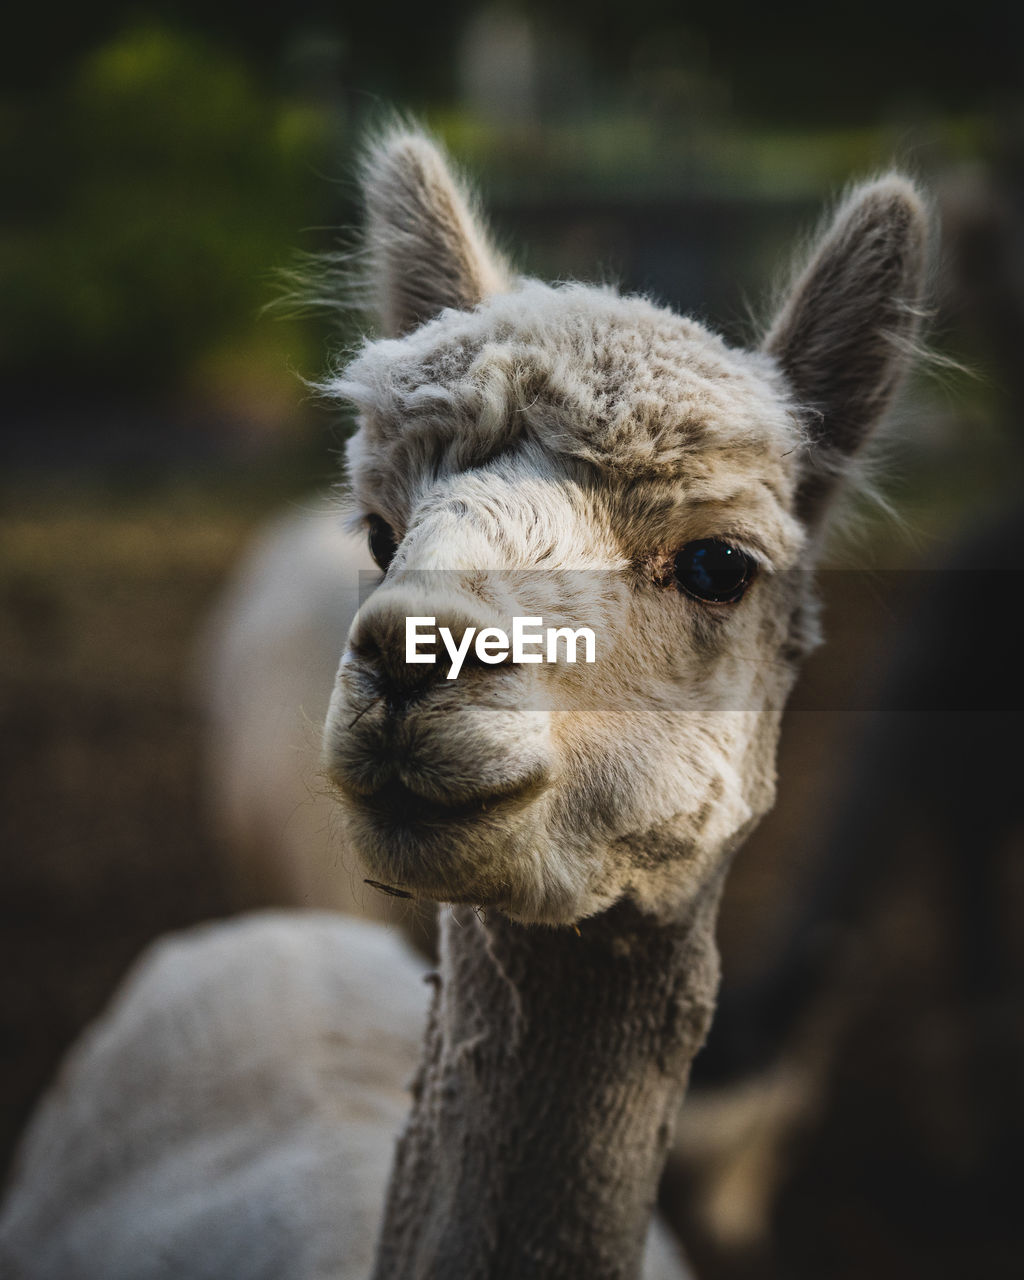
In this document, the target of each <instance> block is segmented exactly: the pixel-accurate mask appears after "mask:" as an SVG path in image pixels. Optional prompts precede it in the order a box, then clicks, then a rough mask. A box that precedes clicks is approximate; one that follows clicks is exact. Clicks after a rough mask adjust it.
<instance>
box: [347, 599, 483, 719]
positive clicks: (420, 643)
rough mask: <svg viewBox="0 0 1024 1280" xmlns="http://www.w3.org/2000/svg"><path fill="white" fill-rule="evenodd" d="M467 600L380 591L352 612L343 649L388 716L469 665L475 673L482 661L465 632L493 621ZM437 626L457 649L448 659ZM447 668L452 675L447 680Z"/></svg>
mask: <svg viewBox="0 0 1024 1280" xmlns="http://www.w3.org/2000/svg"><path fill="white" fill-rule="evenodd" d="M473 604H474V602H473V601H472V600H467V601H466V602H465V603H463V602H462V601H458V600H454V601H453V600H451V599H450V598H449V599H447V600H442V601H435V602H431V601H430V600H427V599H423V598H412V597H410V596H408V595H406V594H405V593H400V592H397V591H396V592H387V591H382V592H378V593H377V594H376V595H375V596H373V597H372V598H371V600H369V601H368V602H367V604H366V605H365V606H364V607H363V608H362V609H361V610H360V612H359V613H358V614H357V615H356V618H355V621H354V623H353V625H352V631H351V633H350V635H349V650H350V651H351V653H352V655H353V656H354V657H355V659H356V660H357V661H358V662H359V663H360V665H361V666H362V667H363V669H364V670H368V671H369V672H370V673H372V677H373V680H374V682H375V684H376V686H377V688H378V691H379V695H380V696H381V697H382V698H383V699H384V701H385V706H386V708H387V711H388V713H389V714H390V715H395V716H397V715H401V714H403V713H404V712H405V711H406V710H407V708H408V707H409V706H410V705H411V704H413V703H414V702H416V701H417V700H419V699H420V698H423V697H425V696H426V694H427V693H429V692H430V690H431V689H433V688H434V687H436V686H437V685H438V684H449V683H454V679H459V678H465V677H467V676H468V674H469V671H470V669H474V670H477V671H479V670H480V669H481V668H485V667H486V666H487V665H488V664H485V663H482V662H481V661H480V660H479V658H478V657H477V655H476V652H475V649H474V647H473V645H472V644H471V643H467V640H466V636H467V633H469V634H471V635H476V634H477V633H478V632H479V631H480V630H481V629H482V628H483V627H487V626H491V625H494V619H492V618H489V617H484V616H482V611H481V610H478V609H475V608H474V607H473ZM442 629H446V630H447V632H448V634H449V635H450V636H451V638H452V642H453V643H454V644H456V645H457V646H460V649H462V652H461V653H460V656H459V657H457V658H456V659H455V660H454V662H453V660H452V657H451V655H450V653H449V650H448V648H447V646H446V644H445V643H444V642H443V640H442V637H441V632H442ZM416 633H418V639H417V636H416ZM410 646H411V647H410ZM417 658H418V659H419V660H418V661H417V660H415V659H417ZM453 671H455V672H456V675H455V677H454V679H453V680H449V676H450V675H451V673H452V672H453Z"/></svg>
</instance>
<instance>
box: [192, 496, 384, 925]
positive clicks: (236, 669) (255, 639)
mask: <svg viewBox="0 0 1024 1280" xmlns="http://www.w3.org/2000/svg"><path fill="white" fill-rule="evenodd" d="M374 569H375V566H374V563H373V561H372V560H371V559H370V556H369V553H368V552H367V550H366V539H365V538H359V537H356V536H354V535H353V534H351V533H348V532H346V531H345V529H344V527H343V522H342V520H341V519H340V517H339V515H338V513H337V511H336V510H335V509H334V507H333V506H332V505H330V504H329V503H328V502H327V501H326V500H325V499H323V498H319V499H317V498H314V499H313V504H312V507H311V509H308V510H300V511H291V512H288V513H287V514H285V515H281V516H278V517H276V518H275V519H274V520H272V521H271V522H270V523H269V524H268V525H266V526H265V527H264V528H263V529H261V530H260V532H259V535H258V536H257V537H256V538H255V539H254V541H253V543H252V544H251V546H250V547H249V548H248V549H247V551H246V553H245V555H244V557H243V559H242V560H241V562H240V563H239V565H238V566H237V567H236V569H235V570H234V572H233V573H232V576H231V580H230V582H229V584H228V587H227V589H226V590H225V591H224V592H223V594H222V595H221V597H220V598H219V600H218V602H217V606H216V608H215V610H214V612H213V613H212V615H211V616H210V618H209V620H208V621H207V623H206V626H205V628H204V632H203V634H202V636H201V638H200V643H199V645H198V648H197V653H196V669H197V677H198V679H197V694H198V697H199V700H200V704H201V708H202V711H203V714H204V719H205V722H206V723H205V729H206V741H205V766H206V767H205V770H204V780H205V783H206V791H207V795H206V799H207V805H208V809H209V812H210V817H211V819H212V823H213V826H214V829H215V831H216V832H217V835H218V836H219V838H220V845H221V848H222V850H223V853H224V858H225V864H226V871H227V881H228V887H229V889H230V891H231V893H232V896H233V898H234V900H235V901H236V902H238V903H239V904H240V905H242V906H252V905H262V904H267V903H273V904H275V905H281V906H303V907H330V908H334V909H336V910H339V911H346V912H349V913H351V914H354V915H360V916H366V917H368V918H371V919H386V918H389V917H388V916H387V915H386V913H387V909H388V904H387V902H386V900H385V899H383V898H382V897H381V896H380V895H379V894H376V893H374V892H372V891H370V890H368V889H367V887H366V886H365V885H364V884H363V873H362V872H361V871H360V869H359V868H358V866H357V865H356V860H355V858H354V857H353V855H352V852H351V850H349V849H346V848H345V846H344V844H343V843H342V842H341V841H340V840H339V839H338V833H337V826H338V823H337V813H336V808H337V806H336V804H335V802H334V800H333V799H332V798H331V797H330V795H328V793H327V791H326V788H325V787H324V786H323V785H322V784H321V783H320V780H319V777H318V774H319V768H320V739H321V736H322V734H323V724H324V719H325V717H326V715H327V705H328V702H329V701H330V696H331V686H332V684H333V682H334V674H335V671H336V670H337V666H338V654H339V653H340V652H341V649H342V648H343V647H344V644H345V637H346V636H347V635H348V630H349V627H350V626H351V623H352V619H353V618H354V617H355V613H356V610H357V609H358V607H359V581H360V576H359V575H360V573H364V572H366V571H367V570H371V571H372V570H374ZM393 914H394V913H391V915H393Z"/></svg>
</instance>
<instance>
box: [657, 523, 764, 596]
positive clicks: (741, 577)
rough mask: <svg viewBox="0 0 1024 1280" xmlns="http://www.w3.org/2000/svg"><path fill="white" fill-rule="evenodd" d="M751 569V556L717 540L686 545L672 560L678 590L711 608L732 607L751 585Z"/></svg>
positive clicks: (752, 566) (711, 539)
mask: <svg viewBox="0 0 1024 1280" xmlns="http://www.w3.org/2000/svg"><path fill="white" fill-rule="evenodd" d="M754 569H755V565H754V561H753V560H751V558H750V556H748V555H747V554H746V553H745V552H743V551H740V549H739V548H738V547H731V546H730V545H729V543H728V542H720V541H719V540H718V539H717V538H701V539H700V540H699V541H697V542H688V543H687V544H686V546H685V547H683V549H682V551H680V552H679V554H678V555H677V556H676V560H675V576H676V583H677V585H678V586H679V588H680V590H682V591H685V592H686V594H687V595H688V596H692V597H693V598H694V599H695V600H706V601H709V602H711V603H714V604H735V603H736V601H737V600H739V599H740V598H741V597H742V595H743V593H744V591H746V589H747V587H748V586H749V585H750V583H751V580H752V579H753V577H754Z"/></svg>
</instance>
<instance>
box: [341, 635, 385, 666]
mask: <svg viewBox="0 0 1024 1280" xmlns="http://www.w3.org/2000/svg"><path fill="white" fill-rule="evenodd" d="M348 647H349V649H350V650H351V651H352V653H354V654H355V656H356V657H357V658H360V659H362V661H364V662H372V663H379V662H380V659H381V650H380V645H379V644H378V643H377V639H376V637H375V636H374V635H373V634H372V633H371V632H368V631H359V632H356V633H354V634H353V635H352V636H350V637H349V642H348Z"/></svg>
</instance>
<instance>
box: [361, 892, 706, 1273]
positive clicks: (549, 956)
mask: <svg viewBox="0 0 1024 1280" xmlns="http://www.w3.org/2000/svg"><path fill="white" fill-rule="evenodd" d="M717 896H718V895H717V893H715V894H712V893H710V892H709V893H708V894H706V895H705V897H704V898H703V899H702V901H701V903H700V905H699V906H698V907H697V908H696V909H695V911H694V912H693V913H692V915H691V917H690V918H689V919H688V920H687V921H685V922H680V923H673V924H670V925H665V924H659V923H657V922H655V921H653V920H652V919H650V918H649V917H647V916H644V915H642V914H641V913H640V912H639V911H638V910H636V909H635V908H633V907H632V906H629V905H620V906H617V907H614V908H612V910H610V911H608V912H606V913H605V914H604V915H602V916H598V917H595V918H593V919H591V920H586V921H582V922H581V924H580V926H579V931H578V932H577V931H576V930H575V929H574V928H572V927H569V928H551V927H545V926H526V925H519V924H515V923H513V922H511V921H509V920H508V919H507V918H505V917H504V916H501V915H499V914H488V915H487V916H486V917H485V916H483V915H482V914H478V913H477V912H475V911H473V910H471V909H467V908H456V909H453V910H452V911H451V912H450V913H446V917H445V919H444V921H443V923H442V932H441V971H440V973H439V974H437V975H432V977H433V980H434V982H435V987H436V990H435V995H434V1001H433V1005H432V1009H431V1014H430V1020H429V1024H428V1028H427V1034H426V1039H425V1043H424V1052H423V1058H422V1061H421V1064H420V1068H419V1071H418V1074H417V1077H416V1080H415V1082H414V1086H413V1106H412V1111H411V1113H410V1116H409V1119H408V1122H407V1125H406V1128H405V1130H404V1132H403V1134H402V1137H401V1139H400V1140H399V1144H398V1149H397V1153H396V1158H395V1165H394V1168H393V1171H392V1177H391V1184H390V1188H389V1191H388V1198H387V1205H386V1209H385V1214H384V1220H383V1225H382V1228H381V1236H380V1241H379V1245H378V1255H377V1263H376V1269H375V1272H374V1275H375V1277H376V1280H403V1278H407V1280H413V1278H414V1277H415V1280H435V1278H436V1280H441V1278H442V1277H444V1280H471V1278H472V1280H476V1278H478V1277H479V1278H480V1280H483V1278H484V1277H486V1278H487V1280H524V1277H527V1276H529V1277H532V1278H534V1280H544V1278H547V1277H550V1278H551V1280H554V1277H559V1278H560V1280H567V1278H572V1277H579V1278H580V1280H611V1278H612V1277H615V1278H616V1280H630V1278H631V1277H637V1276H639V1275H640V1269H641V1261H642V1255H643V1247H644V1241H645V1239H646V1234H647V1229H648V1226H649V1223H650V1218H651V1213H652V1210H653V1207H654V1201H655V1196H656V1193H657V1184H658V1178H659V1175H660V1174H661V1170H662V1167H663V1165H664V1162H665V1157H666V1153H667V1150H668V1146H669V1142H670V1140H671V1136H672V1128H673V1124H674V1120H675V1116H676V1113H677V1111H678V1108H679V1104H680V1102H681V1101H682V1097H683V1094H684V1092H685V1089H686V1081H687V1077H688V1074H689V1066H690V1062H691V1061H692V1059H693V1056H694V1054H695V1053H696V1052H697V1050H698V1049H699V1048H700V1046H701V1044H702V1043H703V1040H704V1036H705V1033H706V1031H707V1028H708V1025H709V1023H710V1020H711V1014H712V1010H713V1007H714V996H715V991H716V987H717V981H718V955H717V951H716V948H715V943H714V918H715V915H716V908H717Z"/></svg>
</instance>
